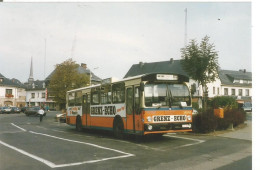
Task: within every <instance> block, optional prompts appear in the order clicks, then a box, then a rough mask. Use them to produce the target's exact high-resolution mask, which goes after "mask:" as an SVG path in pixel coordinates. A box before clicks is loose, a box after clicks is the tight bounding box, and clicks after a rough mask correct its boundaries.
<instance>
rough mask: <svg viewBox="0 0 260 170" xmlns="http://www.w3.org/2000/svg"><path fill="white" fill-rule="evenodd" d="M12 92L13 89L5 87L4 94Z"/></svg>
mask: <svg viewBox="0 0 260 170" xmlns="http://www.w3.org/2000/svg"><path fill="white" fill-rule="evenodd" d="M12 93H13V89H5V94H12Z"/></svg>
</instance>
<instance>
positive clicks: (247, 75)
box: [219, 70, 252, 86]
mask: <svg viewBox="0 0 260 170" xmlns="http://www.w3.org/2000/svg"><path fill="white" fill-rule="evenodd" d="M219 78H220V81H221V83H222V84H224V85H238V86H252V83H249V84H243V83H239V82H237V83H235V82H234V80H249V81H252V73H251V72H246V71H244V70H243V71H233V70H219Z"/></svg>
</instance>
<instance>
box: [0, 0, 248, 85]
mask: <svg viewBox="0 0 260 170" xmlns="http://www.w3.org/2000/svg"><path fill="white" fill-rule="evenodd" d="M185 8H187V11H188V12H187V39H188V42H189V41H190V40H191V39H196V40H197V41H198V42H200V41H201V39H202V38H203V37H204V36H205V35H208V36H209V37H210V43H213V44H215V49H216V50H217V51H218V54H219V64H220V67H221V69H228V70H239V69H246V70H248V71H252V68H251V29H252V24H251V3H250V2H231V3H227V2H214V3H209V2H201V3H198V2H189V3H187V2H186V3H182V2H158V3H155V2H144V3H141V2H135V3H126V2H121V3H119V2H117V3H0V23H1V26H0V73H1V74H2V75H4V76H5V77H7V78H16V79H18V80H20V81H22V82H26V81H27V80H28V78H29V72H30V63H31V57H32V58H33V73H34V79H35V80H37V79H39V80H43V79H44V78H45V77H47V76H48V75H49V74H50V73H51V72H52V71H53V70H54V68H55V67H54V66H55V65H56V64H59V63H62V62H63V61H65V60H67V59H69V58H73V60H75V61H76V62H77V63H79V64H80V63H86V64H87V66H88V68H90V69H91V70H92V71H93V72H94V73H95V74H96V75H97V76H99V77H100V78H108V77H118V78H123V76H124V75H125V74H126V73H127V71H128V70H129V69H130V67H131V66H132V65H133V64H137V63H139V62H140V61H142V62H158V61H166V60H170V58H173V59H181V53H180V49H181V48H182V47H183V46H184V39H185V36H184V35H185ZM45 42H46V58H45ZM44 62H46V67H45V68H44Z"/></svg>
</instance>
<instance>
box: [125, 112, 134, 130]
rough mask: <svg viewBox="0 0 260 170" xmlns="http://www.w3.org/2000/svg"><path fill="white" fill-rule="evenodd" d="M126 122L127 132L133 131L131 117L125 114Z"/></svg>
mask: <svg viewBox="0 0 260 170" xmlns="http://www.w3.org/2000/svg"><path fill="white" fill-rule="evenodd" d="M126 120H127V122H126V127H125V129H126V130H128V131H133V129H134V126H133V115H129V114H127V115H126Z"/></svg>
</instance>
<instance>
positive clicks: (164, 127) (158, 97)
mask: <svg viewBox="0 0 260 170" xmlns="http://www.w3.org/2000/svg"><path fill="white" fill-rule="evenodd" d="M187 82H188V77H185V76H182V75H175V74H146V75H140V76H135V77H131V78H126V79H123V80H119V81H113V79H112V78H110V79H105V80H103V81H102V83H101V84H99V85H93V86H88V87H83V88H78V89H74V90H70V91H68V92H67V115H66V122H67V124H69V125H73V126H76V129H77V130H81V129H82V128H87V129H102V130H110V131H113V132H114V135H115V136H116V137H119V138H120V137H122V135H123V134H124V133H131V134H136V135H148V134H164V133H171V132H186V131H192V107H191V95H190V90H189V87H188V84H187Z"/></svg>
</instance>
